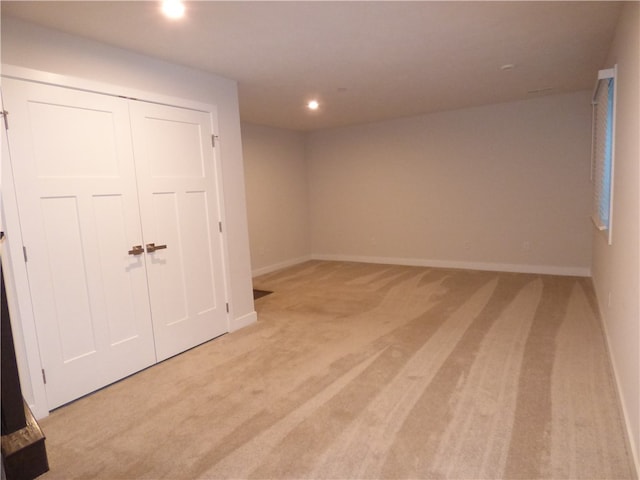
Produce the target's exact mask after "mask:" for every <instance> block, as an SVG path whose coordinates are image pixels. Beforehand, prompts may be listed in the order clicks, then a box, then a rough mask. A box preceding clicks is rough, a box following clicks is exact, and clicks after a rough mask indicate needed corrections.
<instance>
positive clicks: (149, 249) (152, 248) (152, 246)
mask: <svg viewBox="0 0 640 480" xmlns="http://www.w3.org/2000/svg"><path fill="white" fill-rule="evenodd" d="M163 248H167V246H166V245H156V244H155V243H147V253H153V252H155V251H156V250H162V249H163Z"/></svg>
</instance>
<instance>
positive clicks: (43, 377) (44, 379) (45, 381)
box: [42, 368, 47, 384]
mask: <svg viewBox="0 0 640 480" xmlns="http://www.w3.org/2000/svg"><path fill="white" fill-rule="evenodd" d="M42 381H43V382H44V383H45V384H46V383H47V374H46V373H44V368H43V369H42Z"/></svg>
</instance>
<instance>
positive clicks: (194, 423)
mask: <svg viewBox="0 0 640 480" xmlns="http://www.w3.org/2000/svg"><path fill="white" fill-rule="evenodd" d="M255 287H256V288H262V289H267V290H273V291H274V293H273V294H271V295H269V296H267V297H264V298H262V299H259V300H257V302H256V308H257V311H258V315H259V321H258V323H257V324H255V325H253V326H251V327H248V328H246V329H244V330H242V331H239V332H236V333H233V334H228V335H226V336H224V337H221V338H219V339H217V340H215V341H213V342H209V343H207V344H205V345H202V346H200V347H198V348H196V349H194V350H191V351H189V352H186V353H184V354H182V355H180V356H177V357H175V358H173V359H170V360H168V361H166V362H164V363H162V364H160V365H157V366H155V367H152V368H150V369H148V370H146V371H144V372H141V373H139V374H137V375H134V376H132V377H130V378H128V379H125V380H123V381H121V382H119V383H117V384H115V385H112V386H111V387H108V388H106V389H104V390H102V391H100V392H97V393H95V394H93V395H91V396H88V397H86V398H83V399H81V400H79V401H77V402H75V403H73V404H70V405H68V406H66V407H63V408H61V409H59V410H57V411H55V412H53V413H52V415H50V416H49V417H48V418H46V419H44V420H43V421H42V422H41V426H42V428H43V430H44V432H45V434H46V435H47V449H48V452H49V459H50V464H51V472H49V473H48V474H46V475H45V476H44V477H43V478H45V479H53V478H61V479H71V478H103V479H118V478H127V479H138V478H146V479H155V478H158V479H159V478H170V479H182V478H185V479H187V478H234V479H243V478H263V479H279V478H288V479H297V478H333V479H357V478H372V479H373V478H393V479H395V478H398V479H400V478H434V479H435V478H459V479H485V478H522V479H533V478H554V479H560V478H566V479H575V478H588V479H605V478H606V479H628V478H635V477H634V472H633V466H632V463H631V460H630V458H631V456H630V454H629V450H628V446H627V444H626V440H625V434H624V430H623V424H622V420H621V414H620V410H619V406H618V401H617V397H616V393H615V387H614V382H613V380H612V374H611V368H610V365H609V361H608V357H607V353H606V349H605V342H604V338H603V333H602V330H601V326H600V321H599V318H598V314H597V310H596V305H595V303H594V295H593V291H592V288H591V284H590V280H588V279H585V278H573V277H554V276H542V275H524V274H508V273H491V272H473V271H463V270H446V269H431V268H417V267H399V266H384V265H368V264H356V263H339V262H318V261H314V262H308V263H305V264H302V265H299V266H296V267H293V268H289V269H286V270H283V271H280V272H276V273H273V274H269V275H265V276H262V277H260V278H258V279H257V281H256V283H255Z"/></svg>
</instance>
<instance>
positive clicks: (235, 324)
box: [229, 311, 258, 332]
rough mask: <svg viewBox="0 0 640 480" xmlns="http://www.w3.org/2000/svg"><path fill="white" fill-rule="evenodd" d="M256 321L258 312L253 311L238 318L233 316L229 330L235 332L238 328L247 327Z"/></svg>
mask: <svg viewBox="0 0 640 480" xmlns="http://www.w3.org/2000/svg"><path fill="white" fill-rule="evenodd" d="M257 321H258V314H257V313H256V312H255V311H253V312H250V313H247V314H246V315H243V316H241V317H239V318H234V319H233V320H232V321H231V325H230V330H229V331H230V332H235V331H236V330H240V329H241V328H244V327H248V326H249V325H251V324H253V323H256V322H257Z"/></svg>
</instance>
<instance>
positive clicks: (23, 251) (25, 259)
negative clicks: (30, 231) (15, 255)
mask: <svg viewBox="0 0 640 480" xmlns="http://www.w3.org/2000/svg"><path fill="white" fill-rule="evenodd" d="M22 256H23V257H24V262H25V263H27V247H25V246H24V245H23V246H22Z"/></svg>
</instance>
